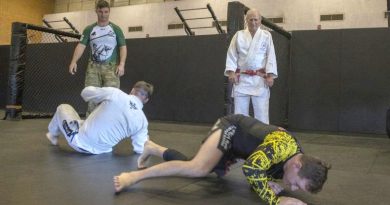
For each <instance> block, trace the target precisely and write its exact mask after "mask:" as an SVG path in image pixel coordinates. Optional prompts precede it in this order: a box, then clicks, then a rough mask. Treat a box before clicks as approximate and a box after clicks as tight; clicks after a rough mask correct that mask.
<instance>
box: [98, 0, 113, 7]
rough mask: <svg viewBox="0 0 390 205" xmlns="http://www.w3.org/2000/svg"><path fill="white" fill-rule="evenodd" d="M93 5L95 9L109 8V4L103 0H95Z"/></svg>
mask: <svg viewBox="0 0 390 205" xmlns="http://www.w3.org/2000/svg"><path fill="white" fill-rule="evenodd" d="M95 7H96V9H102V8H110V4H109V3H108V2H107V1H105V0H97V1H96V6H95Z"/></svg>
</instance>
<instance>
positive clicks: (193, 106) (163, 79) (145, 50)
mask: <svg viewBox="0 0 390 205" xmlns="http://www.w3.org/2000/svg"><path fill="white" fill-rule="evenodd" d="M225 45H226V35H212V36H192V37H187V36H182V37H164V38H147V39H130V40H127V47H128V55H127V62H126V67H127V73H126V75H125V76H124V77H123V78H122V79H121V88H122V89H123V90H129V88H131V87H132V85H133V84H134V83H135V82H136V81H138V80H145V81H148V82H151V83H152V84H153V85H154V86H155V93H154V95H153V98H152V100H151V102H150V103H148V104H147V105H146V106H145V108H144V110H145V112H146V114H147V116H148V118H149V119H157V120H169V121H184V122H214V121H215V120H216V119H217V118H218V117H220V116H222V115H223V114H224V113H223V112H224V109H223V103H224V90H223V82H224V76H223V71H224V69H225V67H224V65H225V57H226V56H225V55H226V46H225Z"/></svg>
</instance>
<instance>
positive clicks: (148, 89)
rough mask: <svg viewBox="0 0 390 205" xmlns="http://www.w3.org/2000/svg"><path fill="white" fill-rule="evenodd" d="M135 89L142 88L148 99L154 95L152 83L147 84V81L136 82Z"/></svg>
mask: <svg viewBox="0 0 390 205" xmlns="http://www.w3.org/2000/svg"><path fill="white" fill-rule="evenodd" d="M133 88H141V89H143V90H144V91H146V92H147V93H148V98H149V99H150V98H151V97H152V95H153V90H154V87H153V85H152V84H150V83H147V82H145V81H138V82H136V83H135V85H134V87H133Z"/></svg>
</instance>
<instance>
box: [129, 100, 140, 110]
mask: <svg viewBox="0 0 390 205" xmlns="http://www.w3.org/2000/svg"><path fill="white" fill-rule="evenodd" d="M130 109H131V110H138V108H137V105H136V104H135V103H134V102H131V101H130Z"/></svg>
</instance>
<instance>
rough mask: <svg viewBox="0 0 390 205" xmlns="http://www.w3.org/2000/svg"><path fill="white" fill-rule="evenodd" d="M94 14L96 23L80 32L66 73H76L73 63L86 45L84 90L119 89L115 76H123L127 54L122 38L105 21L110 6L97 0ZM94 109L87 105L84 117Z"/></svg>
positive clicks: (91, 104)
mask: <svg viewBox="0 0 390 205" xmlns="http://www.w3.org/2000/svg"><path fill="white" fill-rule="evenodd" d="M96 14H97V17H98V21H97V22H96V23H93V24H91V25H89V26H87V27H86V28H85V29H84V31H83V35H82V36H81V39H80V43H79V44H78V45H77V46H76V49H75V51H74V54H73V58H72V61H71V63H70V65H69V72H70V73H71V74H72V75H74V74H75V73H76V72H77V61H78V60H79V59H80V57H81V56H82V54H83V53H84V50H85V48H86V46H87V45H88V44H89V45H90V47H91V54H90V59H89V62H88V67H87V71H86V76H85V87H87V86H95V87H116V88H119V77H121V76H122V75H123V74H124V73H125V61H126V55H127V48H126V41H125V37H124V35H123V32H122V30H121V29H120V28H119V26H117V25H115V24H113V23H112V22H110V21H109V16H110V5H109V3H108V2H106V1H104V0H99V1H98V2H97V3H96ZM118 51H119V56H118ZM96 106H97V105H96V104H94V103H88V110H87V115H89V114H90V113H91V112H92V110H93V109H94V108H95V107H96Z"/></svg>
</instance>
